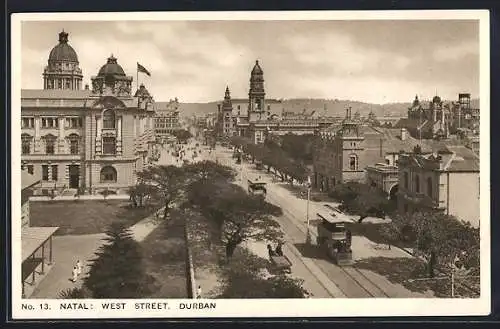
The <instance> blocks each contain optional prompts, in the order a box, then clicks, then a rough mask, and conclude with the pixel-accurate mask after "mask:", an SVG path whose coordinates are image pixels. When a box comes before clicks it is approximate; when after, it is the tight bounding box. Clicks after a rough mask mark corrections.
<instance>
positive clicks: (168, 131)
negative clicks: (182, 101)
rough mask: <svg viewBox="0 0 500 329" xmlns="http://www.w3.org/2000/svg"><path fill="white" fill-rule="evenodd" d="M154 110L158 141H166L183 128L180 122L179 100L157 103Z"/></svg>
mask: <svg viewBox="0 0 500 329" xmlns="http://www.w3.org/2000/svg"><path fill="white" fill-rule="evenodd" d="M154 108H155V115H154V125H155V137H156V139H157V140H158V141H166V140H167V139H168V138H169V137H171V136H172V133H173V132H175V131H177V130H180V129H181V128H182V127H181V124H180V122H179V100H178V99H177V98H176V99H173V100H172V99H171V100H170V101H168V102H155V103H154Z"/></svg>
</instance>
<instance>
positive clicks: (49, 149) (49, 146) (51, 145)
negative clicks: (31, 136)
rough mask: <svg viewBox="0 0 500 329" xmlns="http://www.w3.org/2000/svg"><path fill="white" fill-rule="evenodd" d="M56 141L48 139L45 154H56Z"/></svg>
mask: <svg viewBox="0 0 500 329" xmlns="http://www.w3.org/2000/svg"><path fill="white" fill-rule="evenodd" d="M55 143H56V142H55V139H52V138H51V139H46V140H45V153H47V154H54V153H55Z"/></svg>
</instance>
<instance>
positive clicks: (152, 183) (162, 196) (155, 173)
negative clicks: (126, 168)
mask: <svg viewBox="0 0 500 329" xmlns="http://www.w3.org/2000/svg"><path fill="white" fill-rule="evenodd" d="M137 176H138V178H139V181H140V183H139V186H140V188H141V189H143V188H144V189H146V190H147V191H148V192H149V196H150V198H151V199H153V200H155V201H157V202H158V203H160V204H162V205H163V206H164V209H163V219H167V218H168V214H169V210H170V208H171V207H172V206H173V205H174V204H175V202H178V201H179V200H180V199H181V198H182V196H183V191H184V189H185V185H186V175H185V172H184V170H183V168H179V167H177V166H173V165H168V166H153V167H149V168H146V169H145V170H144V171H142V172H139V173H138V174H137Z"/></svg>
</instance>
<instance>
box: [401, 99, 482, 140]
mask: <svg viewBox="0 0 500 329" xmlns="http://www.w3.org/2000/svg"><path fill="white" fill-rule="evenodd" d="M396 127H404V128H406V129H408V131H409V132H410V134H411V135H412V136H413V137H415V138H419V139H446V138H448V137H449V136H450V135H452V134H456V133H457V132H458V131H459V130H469V131H471V132H472V133H473V134H475V135H478V134H479V109H478V108H475V107H474V106H473V105H472V102H471V94H469V93H461V94H459V95H458V101H453V102H445V101H443V100H442V99H441V97H439V96H434V97H433V99H432V101H430V102H426V101H421V100H419V98H418V96H415V99H414V100H413V102H412V105H411V107H410V108H408V116H407V118H404V119H401V120H400V121H399V122H398V123H397V124H396Z"/></svg>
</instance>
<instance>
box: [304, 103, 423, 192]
mask: <svg viewBox="0 0 500 329" xmlns="http://www.w3.org/2000/svg"><path fill="white" fill-rule="evenodd" d="M416 146H419V147H421V148H422V149H423V151H425V152H430V148H429V147H428V146H426V145H425V144H422V145H421V144H420V141H418V140H416V139H414V138H412V137H411V136H410V135H409V134H408V132H407V131H406V129H390V128H382V127H374V126H370V125H367V124H364V123H363V122H362V121H361V120H359V119H355V118H353V116H352V115H351V109H346V117H345V119H344V120H343V121H342V123H340V124H334V125H332V126H331V127H329V128H326V129H323V130H321V131H320V132H319V133H318V135H317V138H316V143H315V146H314V152H313V168H314V179H313V183H314V185H315V186H316V187H318V188H321V189H322V190H324V191H327V190H330V189H332V188H333V187H335V185H336V184H341V183H344V182H347V181H357V182H361V183H364V182H366V181H367V174H366V168H367V167H369V166H372V165H377V164H384V165H387V166H391V167H392V166H397V165H398V160H399V158H398V157H399V154H400V153H401V152H402V151H406V152H410V151H411V150H413V149H414V148H415V147H416ZM377 171H379V170H378V169H377ZM389 172H390V170H389ZM373 174H374V173H372V176H373ZM393 175H394V172H393ZM387 179H389V180H391V179H392V180H394V177H392V178H391V177H388V178H387ZM379 180H380V179H374V181H379ZM383 186H384V185H381V187H383ZM387 192H388V193H390V189H389V190H388V191H387Z"/></svg>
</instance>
